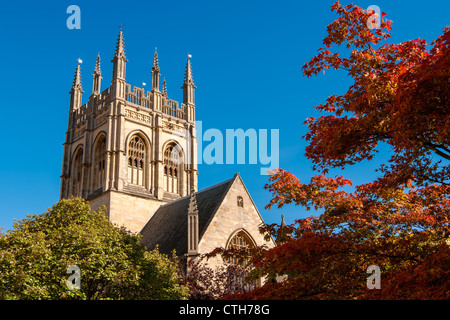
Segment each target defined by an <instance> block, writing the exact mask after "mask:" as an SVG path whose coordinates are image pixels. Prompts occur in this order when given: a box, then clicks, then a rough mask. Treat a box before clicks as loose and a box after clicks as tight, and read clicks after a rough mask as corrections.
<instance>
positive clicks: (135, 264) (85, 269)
mask: <svg viewBox="0 0 450 320" xmlns="http://www.w3.org/2000/svg"><path fill="white" fill-rule="evenodd" d="M104 213H105V209H104V208H101V209H99V210H97V211H91V209H90V206H89V205H88V204H87V203H86V202H85V201H84V200H82V199H79V198H74V199H69V200H61V201H59V202H58V203H57V204H55V205H54V206H53V207H52V208H50V209H49V210H47V212H46V213H44V214H41V215H28V216H27V218H25V219H23V220H21V221H17V222H15V224H14V229H13V230H10V231H7V232H6V233H0V298H1V299H185V298H186V296H187V293H188V290H187V288H186V287H185V286H183V285H181V284H180V280H181V279H180V276H179V275H178V262H177V261H176V259H175V258H174V257H167V256H165V255H163V254H161V253H159V252H158V249H155V250H153V251H147V250H146V249H145V247H144V246H143V245H142V244H141V243H140V238H139V236H138V235H136V234H133V233H130V232H128V231H126V230H125V229H124V228H118V227H116V226H114V225H113V224H112V223H110V222H109V221H108V220H107V219H106V217H105V214H104ZM71 265H75V266H78V267H79V268H80V288H79V289H73V288H72V289H69V288H68V286H67V280H68V279H69V277H71V276H72V274H68V273H67V269H68V267H69V266H71Z"/></svg>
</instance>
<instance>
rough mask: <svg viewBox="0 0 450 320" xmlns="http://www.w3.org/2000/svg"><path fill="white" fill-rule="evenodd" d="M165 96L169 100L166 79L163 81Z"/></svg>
mask: <svg viewBox="0 0 450 320" xmlns="http://www.w3.org/2000/svg"><path fill="white" fill-rule="evenodd" d="M163 94H164V95H165V96H166V98H167V84H166V78H164V80H163Z"/></svg>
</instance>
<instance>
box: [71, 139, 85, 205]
mask: <svg viewBox="0 0 450 320" xmlns="http://www.w3.org/2000/svg"><path fill="white" fill-rule="evenodd" d="M82 180H83V149H82V148H79V149H78V151H77V153H76V154H75V156H74V159H73V166H72V196H74V197H81V189H82Z"/></svg>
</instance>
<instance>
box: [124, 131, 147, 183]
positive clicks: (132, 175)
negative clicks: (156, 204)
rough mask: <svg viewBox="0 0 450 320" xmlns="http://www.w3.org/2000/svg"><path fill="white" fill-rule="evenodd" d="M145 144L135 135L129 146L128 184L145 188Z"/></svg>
mask: <svg viewBox="0 0 450 320" xmlns="http://www.w3.org/2000/svg"><path fill="white" fill-rule="evenodd" d="M145 149H146V148H145V143H144V140H143V139H142V138H141V137H140V136H138V135H134V136H133V137H131V139H130V142H129V144H128V183H132V184H136V185H139V186H145V181H144V180H145V178H144V177H145V174H144V173H145V154H146V152H145Z"/></svg>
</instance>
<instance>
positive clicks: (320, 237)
mask: <svg viewBox="0 0 450 320" xmlns="http://www.w3.org/2000/svg"><path fill="white" fill-rule="evenodd" d="M331 10H332V11H334V12H336V13H337V14H338V15H339V17H338V19H337V20H335V21H334V22H333V23H331V24H330V25H329V26H328V27H327V30H328V35H327V36H326V37H325V38H324V39H323V44H324V46H325V48H320V49H319V50H318V51H319V53H318V54H317V55H316V56H315V57H313V58H312V59H311V61H309V62H308V63H305V65H304V66H303V74H304V75H305V76H308V77H309V76H312V75H317V74H319V73H320V72H322V71H324V70H325V69H328V68H334V69H337V70H345V71H346V72H347V73H348V75H349V76H350V77H351V78H352V79H353V84H352V85H351V86H350V87H349V89H348V91H347V92H346V93H345V94H343V95H332V96H330V97H328V99H327V100H326V102H325V103H324V104H321V105H319V106H317V107H316V109H317V110H318V111H320V112H321V113H323V114H324V115H322V116H320V117H317V118H316V117H311V118H309V119H307V120H306V121H305V124H306V125H308V128H309V131H308V133H307V134H306V135H305V136H304V138H305V139H306V140H307V141H308V142H309V145H308V146H307V148H306V157H307V158H309V159H311V160H312V162H313V164H314V169H315V170H317V171H319V174H317V175H315V176H314V177H313V178H312V179H311V180H310V181H309V183H307V184H304V183H301V182H300V180H299V179H298V178H297V177H295V176H294V175H293V174H291V173H289V172H287V171H284V170H281V169H279V170H277V171H276V172H274V173H273V174H272V175H271V176H270V178H269V183H268V184H267V185H266V186H265V188H266V189H267V190H269V191H270V192H271V193H272V195H273V198H272V200H271V201H270V203H269V204H268V205H267V206H266V208H269V209H270V208H271V207H272V206H274V205H276V206H277V207H278V208H281V207H283V206H284V205H286V204H291V203H294V204H296V205H301V206H304V207H306V208H307V209H308V210H309V209H312V208H314V209H315V210H319V211H321V212H322V213H321V214H320V215H319V216H318V217H309V218H307V219H298V220H296V221H295V223H294V224H292V225H290V226H287V227H280V226H278V225H270V226H265V227H263V228H262V231H265V232H268V233H269V234H272V235H274V236H275V237H276V238H277V239H278V245H277V246H276V247H275V248H273V249H270V250H263V249H261V251H260V252H259V253H258V254H255V255H254V257H253V259H252V263H253V266H254V270H253V276H254V277H260V276H268V275H269V276H272V277H273V275H275V274H277V275H287V276H288V278H287V280H285V281H281V282H270V283H267V284H266V285H264V286H262V287H261V288H258V289H256V290H253V291H251V292H246V293H243V294H241V295H233V296H228V298H230V299H231V298H237V299H448V298H450V281H449V279H450V246H449V245H450V223H449V222H450V166H449V160H450V131H449V128H450V108H449V97H450V94H449V88H450V28H449V27H447V28H445V29H444V30H443V33H442V34H441V35H440V36H439V37H438V38H437V39H436V40H434V41H433V42H432V43H431V44H428V43H427V42H426V41H425V40H424V39H415V40H410V41H406V42H402V43H399V44H388V43H385V42H386V39H388V38H389V37H390V29H391V22H390V21H389V20H386V19H385V15H386V14H385V13H384V12H383V13H382V15H381V17H379V19H381V21H380V22H381V23H380V28H378V29H370V28H368V26H367V20H368V19H373V17H374V16H373V14H374V12H373V11H370V12H368V11H367V10H363V9H361V8H359V7H358V6H356V5H347V6H343V5H341V4H340V3H339V2H338V1H337V2H336V3H334V4H333V5H332V7H331ZM382 43H383V44H382ZM334 49H335V50H336V52H334V53H333V52H332V51H331V50H334ZM344 54H345V57H343V55H344ZM380 144H383V145H388V146H390V148H391V150H392V152H391V153H392V156H391V157H390V159H388V161H387V162H386V163H384V164H382V165H381V166H380V167H379V168H378V169H377V171H378V173H379V175H378V177H377V178H376V179H375V180H374V181H371V182H367V183H365V184H361V185H358V186H355V187H354V191H352V192H347V191H344V187H345V186H351V185H352V181H350V180H348V179H345V178H344V177H342V176H337V177H334V178H333V177H327V174H328V173H329V170H330V169H333V168H345V167H347V166H349V165H353V164H356V163H359V162H361V161H363V160H371V159H372V158H373V157H374V155H375V154H376V153H377V152H378V151H377V147H378V146H379V145H380ZM370 265H377V266H379V267H380V270H381V289H372V290H370V289H368V286H367V278H368V277H369V275H370V274H368V273H367V272H366V271H367V268H368V266H370Z"/></svg>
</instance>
